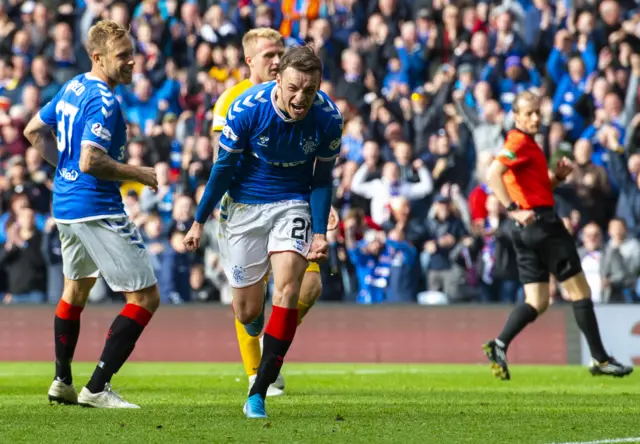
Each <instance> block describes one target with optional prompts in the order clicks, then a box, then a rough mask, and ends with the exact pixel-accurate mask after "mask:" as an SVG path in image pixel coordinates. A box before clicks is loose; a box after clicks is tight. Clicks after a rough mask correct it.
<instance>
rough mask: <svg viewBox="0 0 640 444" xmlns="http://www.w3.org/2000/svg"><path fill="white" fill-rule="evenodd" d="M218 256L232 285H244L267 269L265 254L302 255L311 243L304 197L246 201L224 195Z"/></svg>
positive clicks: (267, 258)
mask: <svg viewBox="0 0 640 444" xmlns="http://www.w3.org/2000/svg"><path fill="white" fill-rule="evenodd" d="M218 240H219V244H220V256H221V259H222V265H223V267H224V271H225V274H226V276H227V279H228V280H229V283H230V284H231V286H232V287H234V288H242V287H248V286H249V285H253V284H255V283H256V282H258V281H259V280H261V279H263V278H264V276H265V274H266V273H267V272H268V271H269V255H270V254H271V253H278V252H283V251H291V252H295V253H299V254H300V255H301V256H303V257H306V256H307V254H308V253H309V249H310V247H311V215H310V210H309V204H308V203H307V202H304V201H285V202H277V203H272V204H261V205H246V204H241V203H236V202H233V201H232V199H231V198H229V197H228V196H225V197H224V198H223V200H222V202H221V204H220V224H219V226H218Z"/></svg>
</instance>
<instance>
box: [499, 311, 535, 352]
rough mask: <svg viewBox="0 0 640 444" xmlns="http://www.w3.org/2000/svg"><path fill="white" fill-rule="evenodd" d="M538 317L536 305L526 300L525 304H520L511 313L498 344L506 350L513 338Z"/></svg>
mask: <svg viewBox="0 0 640 444" xmlns="http://www.w3.org/2000/svg"><path fill="white" fill-rule="evenodd" d="M537 317H538V311H537V310H536V309H535V308H534V307H532V306H531V305H529V304H527V303H526V302H525V303H524V304H519V305H518V306H517V307H516V308H514V309H513V311H512V312H511V314H510V315H509V318H508V319H507V323H506V324H505V325H504V329H503V330H502V333H500V335H499V336H498V338H497V340H498V341H499V342H498V345H500V346H501V347H503V348H504V349H505V350H506V349H507V348H509V344H510V343H511V341H513V339H514V338H515V337H516V336H518V334H519V333H520V332H521V331H522V330H524V328H525V327H526V326H527V325H529V324H530V323H532V322H533V321H535V320H536V318H537Z"/></svg>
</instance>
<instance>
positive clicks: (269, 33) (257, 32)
mask: <svg viewBox="0 0 640 444" xmlns="http://www.w3.org/2000/svg"><path fill="white" fill-rule="evenodd" d="M258 39H267V40H273V41H274V42H280V43H282V44H283V45H284V41H283V39H282V34H280V33H279V32H278V31H276V30H275V29H272V28H255V29H252V30H251V31H249V32H247V33H246V34H245V35H244V37H242V50H243V51H244V53H245V55H246V54H247V53H248V52H249V49H250V48H252V47H253V46H254V45H255V44H256V42H257V41H258Z"/></svg>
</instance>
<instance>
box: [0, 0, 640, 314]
mask: <svg viewBox="0 0 640 444" xmlns="http://www.w3.org/2000/svg"><path fill="white" fill-rule="evenodd" d="M102 18H110V19H112V20H115V21H117V22H118V23H121V24H125V25H130V26H131V30H132V35H133V38H134V40H135V48H136V56H135V60H136V65H135V71H134V80H133V83H132V84H131V85H130V86H128V87H122V86H120V87H118V88H117V90H116V94H117V97H118V100H120V101H121V104H122V106H123V109H124V110H125V111H124V112H125V118H126V121H127V123H128V136H129V142H128V144H127V146H126V148H125V153H126V162H128V163H129V164H135V165H148V166H155V168H156V171H157V176H158V183H159V187H158V191H157V192H153V191H151V190H149V189H146V188H144V187H142V186H141V185H140V184H137V183H123V184H122V195H123V199H124V201H125V206H126V210H127V213H128V214H129V216H130V217H131V218H133V220H134V221H135V223H136V224H137V225H138V226H139V227H140V230H141V232H142V233H143V235H144V238H145V241H146V246H147V249H148V251H149V253H150V255H151V258H152V261H153V265H154V268H155V270H156V274H157V276H158V280H159V286H160V292H161V295H162V299H163V302H165V303H186V302H190V301H221V302H222V303H229V302H230V298H231V292H230V288H229V286H228V283H227V281H226V279H225V277H224V273H223V270H222V267H221V265H220V261H219V255H218V249H217V240H216V236H215V232H216V224H217V221H216V219H215V217H214V218H212V219H211V220H210V221H209V222H208V223H207V225H206V236H205V239H204V241H203V243H202V247H201V251H199V252H198V253H197V254H190V253H188V252H186V250H185V248H184V246H183V243H182V240H183V238H184V235H185V233H186V231H187V230H188V229H189V227H190V224H191V222H192V220H193V217H194V212H195V207H196V205H197V203H198V202H199V199H200V197H201V196H202V193H203V191H204V185H205V184H206V182H207V180H208V178H209V173H210V171H211V168H212V148H211V142H210V137H209V135H210V129H211V109H212V107H213V105H214V104H215V102H216V100H217V98H218V97H219V96H220V95H221V93H222V92H223V91H224V90H225V89H226V88H229V87H230V86H232V85H234V84H236V83H237V82H239V81H241V80H242V79H244V78H246V77H247V76H248V68H247V67H246V65H245V64H244V61H243V54H242V49H241V45H240V41H241V38H242V35H243V33H245V32H246V31H247V30H249V29H252V28H255V27H273V28H275V29H278V30H279V31H280V32H281V33H282V35H283V36H284V38H285V41H286V43H287V45H296V44H304V43H310V44H313V45H314V48H315V49H316V51H317V53H318V55H319V56H320V57H321V58H322V60H323V62H324V72H323V82H322V86H321V89H322V90H323V91H325V92H326V93H327V94H328V95H329V96H330V97H332V98H333V99H334V101H335V102H336V103H337V104H338V106H339V107H340V109H341V111H342V113H343V115H344V120H345V126H344V135H343V140H342V148H341V155H340V159H339V162H338V164H337V166H336V169H335V181H334V202H333V203H334V207H335V208H336V209H337V210H338V212H339V214H340V217H341V223H340V226H339V229H338V230H336V231H333V232H330V233H329V240H330V259H329V261H328V263H325V264H323V265H322V267H321V270H322V277H323V282H324V290H323V295H322V298H321V300H325V301H328V300H333V301H350V302H356V303H363V304H378V303H393V302H415V301H417V302H419V303H422V304H431V303H459V302H487V303H489V302H501V303H513V302H515V301H516V300H518V299H519V298H520V297H521V294H522V292H521V288H520V287H521V286H520V284H519V282H518V272H517V268H516V266H515V253H514V251H513V247H512V245H511V241H510V238H509V227H510V221H509V220H508V219H507V218H506V216H505V212H504V209H503V208H501V207H500V204H499V203H498V201H497V200H496V199H495V197H494V196H492V195H491V192H490V190H489V189H488V187H487V186H486V184H485V172H486V169H487V166H488V164H489V163H490V161H491V159H492V156H493V155H495V154H497V153H498V152H499V151H500V150H501V148H502V142H503V140H504V135H505V132H506V131H507V130H508V129H510V128H511V125H512V121H511V115H510V109H511V103H512V101H513V99H514V97H515V95H516V94H517V93H518V92H520V91H522V90H525V89H532V90H534V91H536V92H537V93H538V94H540V95H542V96H543V97H544V99H543V107H542V108H543V109H542V111H543V130H542V132H541V134H540V135H539V143H540V146H541V147H542V149H543V150H544V151H545V153H546V154H547V156H548V159H549V165H553V164H555V160H556V159H557V158H558V156H563V155H567V156H570V157H571V158H572V159H573V160H574V162H575V163H576V165H577V166H576V169H575V170H574V173H573V174H572V175H571V176H570V177H569V179H568V180H567V182H566V183H565V184H563V185H562V186H559V187H558V188H556V192H555V194H556V196H555V197H556V204H557V210H558V212H559V214H560V215H561V216H562V218H563V220H564V221H565V225H566V227H567V229H568V230H569V231H570V232H571V233H572V234H573V235H574V236H575V239H576V243H577V244H578V245H579V246H580V250H579V251H580V257H581V259H582V265H583V268H584V271H585V273H586V275H587V278H588V281H589V283H590V285H591V289H592V292H593V299H594V302H597V303H633V302H637V301H638V300H640V299H639V298H638V290H640V286H639V285H637V282H638V276H639V274H640V243H639V240H638V238H639V237H640V174H639V173H640V150H639V149H638V147H640V143H639V142H640V129H639V128H638V126H639V124H640V112H638V111H639V110H638V101H639V99H640V89H639V81H640V6H639V5H638V3H637V2H634V1H632V0H620V1H616V0H604V1H585V0H574V1H572V2H569V1H566V2H565V1H551V0H533V1H531V0H518V1H508V0H505V1H504V2H503V3H499V2H490V1H486V0H483V1H460V2H453V1H449V0H309V1H305V2H297V1H293V0H237V1H235V0H234V1H227V0H199V1H193V0H187V1H184V2H182V1H177V0H145V1H143V2H135V1H130V0H129V1H126V0H125V1H121V2H120V1H114V2H111V1H109V0H77V1H62V2H53V1H50V0H41V1H37V2H36V1H33V0H27V1H19V0H0V159H1V166H0V189H1V193H2V194H1V200H0V205H1V207H0V243H1V244H2V245H3V250H2V254H1V255H0V268H1V270H2V272H1V278H0V292H2V295H3V296H2V298H3V302H4V303H20V302H49V303H56V302H57V301H58V300H59V298H60V296H61V292H62V283H63V277H62V264H61V252H60V240H59V238H58V231H57V228H56V224H55V222H54V221H53V219H52V218H51V217H50V215H49V213H50V201H51V189H52V179H53V175H54V173H55V171H54V170H53V169H52V168H51V167H50V166H49V165H48V164H46V163H45V162H44V161H43V160H42V159H41V157H40V156H39V154H38V152H36V151H35V149H34V148H31V147H29V145H28V142H27V141H26V140H25V139H24V137H23V135H22V130H23V129H24V126H25V124H26V123H27V122H28V121H29V119H30V118H31V117H32V116H34V115H35V114H36V113H37V112H38V110H39V108H40V107H41V106H42V105H44V104H45V103H47V102H48V101H49V100H50V99H51V98H52V97H53V96H54V95H55V94H56V93H57V92H58V90H59V88H60V87H61V86H62V85H63V84H64V83H65V82H67V81H68V80H70V79H71V78H73V77H74V76H75V75H77V74H79V73H82V72H86V71H89V70H90V66H91V64H90V60H89V58H88V56H87V52H86V49H85V45H86V38H87V32H88V29H89V27H90V26H91V25H92V24H94V23H95V22H96V21H98V20H100V19H102ZM59 174H62V172H59ZM389 240H393V241H394V242H389ZM118 298H121V296H120V295H118V294H114V293H113V292H112V291H111V290H110V289H109V288H108V286H107V285H106V284H105V283H104V282H101V281H99V285H97V286H96V287H94V289H93V291H92V295H91V298H90V300H91V301H93V302H99V301H110V300H114V299H118ZM552 298H553V301H555V302H561V301H562V300H563V290H562V288H561V287H559V286H557V285H556V286H553V290H552Z"/></svg>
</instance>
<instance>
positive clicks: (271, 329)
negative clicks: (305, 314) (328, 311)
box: [249, 306, 298, 399]
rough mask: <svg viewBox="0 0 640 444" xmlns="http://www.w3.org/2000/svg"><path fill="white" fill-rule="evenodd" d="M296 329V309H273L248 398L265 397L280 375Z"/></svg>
mask: <svg viewBox="0 0 640 444" xmlns="http://www.w3.org/2000/svg"><path fill="white" fill-rule="evenodd" d="M297 327H298V309H297V308H284V307H276V306H274V307H273V309H272V311H271V317H270V318H269V323H268V324H267V328H266V329H265V332H264V338H263V349H262V360H261V361H260V367H258V374H257V376H256V381H255V383H254V384H253V387H251V391H250V392H249V396H253V395H255V394H256V393H258V394H260V396H262V399H264V398H265V397H266V395H267V389H268V388H269V385H271V384H272V383H273V382H274V381H275V380H276V378H277V377H278V374H279V373H280V368H281V367H282V364H283V363H284V357H285V355H286V354H287V351H289V347H290V346H291V342H293V337H294V336H295V334H296V329H297Z"/></svg>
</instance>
